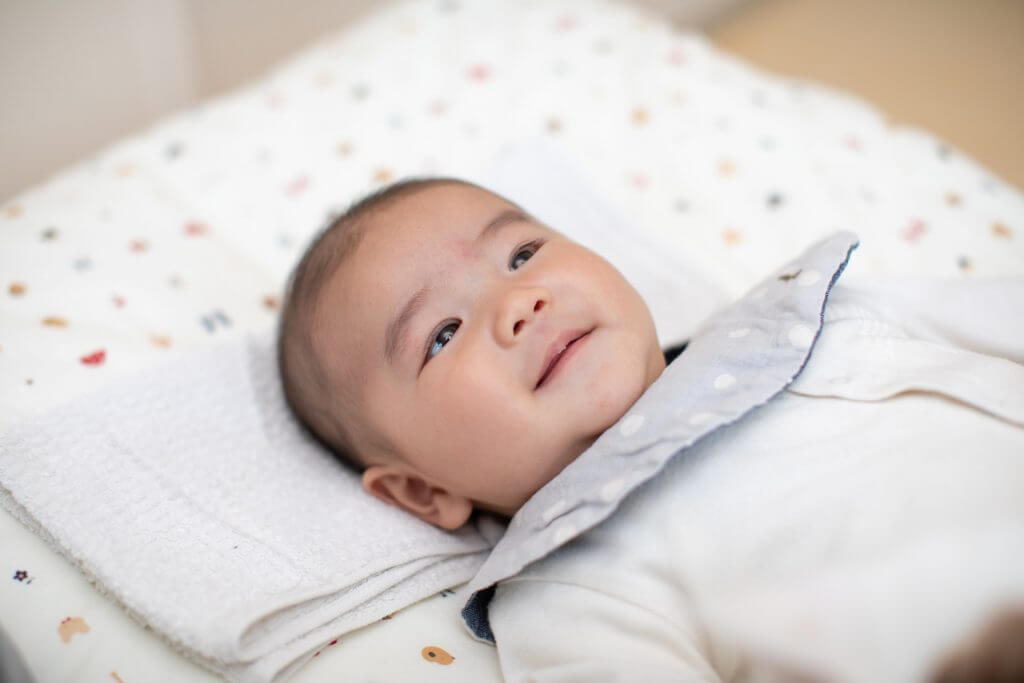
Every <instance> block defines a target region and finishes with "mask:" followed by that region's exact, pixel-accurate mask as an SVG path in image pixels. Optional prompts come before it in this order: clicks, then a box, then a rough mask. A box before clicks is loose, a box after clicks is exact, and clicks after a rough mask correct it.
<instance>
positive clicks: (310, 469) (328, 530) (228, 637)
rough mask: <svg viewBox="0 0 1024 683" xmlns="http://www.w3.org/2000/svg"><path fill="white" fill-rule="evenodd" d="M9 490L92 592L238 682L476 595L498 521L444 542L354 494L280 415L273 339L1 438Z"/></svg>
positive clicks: (4, 496) (186, 357)
mask: <svg viewBox="0 0 1024 683" xmlns="http://www.w3.org/2000/svg"><path fill="white" fill-rule="evenodd" d="M0 484H2V486H0V502H2V503H3V504H4V505H5V507H7V508H9V509H10V510H11V511H12V513H14V514H15V515H16V516H17V517H19V518H21V519H22V521H24V522H25V523H26V524H28V525H29V526H30V527H32V528H33V529H34V530H35V531H36V532H37V533H39V534H40V535H42V536H43V537H44V538H45V539H46V540H47V541H49V542H50V543H51V544H52V545H53V546H54V547H56V548H57V549H58V550H59V551H61V552H63V553H64V554H66V555H67V556H68V557H69V558H70V559H71V560H72V561H73V562H75V563H76V564H77V565H78V566H79V567H80V568H81V569H82V570H83V571H84V572H85V573H86V574H87V575H89V576H90V578H92V579H93V580H94V582H95V583H97V584H98V587H99V588H100V590H103V591H105V592H108V593H109V594H111V595H112V596H113V597H114V598H116V599H117V600H118V601H120V602H121V603H122V604H123V605H124V606H125V607H126V608H127V609H128V610H129V612H131V613H133V614H134V615H135V616H136V617H138V618H139V619H140V620H142V621H144V622H145V623H148V624H149V625H151V626H152V627H153V628H154V629H156V630H157V631H158V632H159V633H161V634H162V635H163V636H164V637H165V638H167V639H168V640H169V641H171V643H172V644H174V645H175V646H176V647H178V648H180V649H181V650H183V651H184V652H185V653H186V654H187V655H189V656H191V657H193V658H194V659H196V660H197V661H199V662H200V663H201V664H204V665H205V666H207V667H209V668H211V669H214V670H215V671H218V672H219V673H221V674H223V675H224V676H226V677H227V678H228V679H229V680H233V681H244V682H249V681H270V680H282V679H284V678H287V677H288V674H289V673H290V672H292V671H294V670H295V669H296V668H298V667H299V666H300V665H301V664H303V663H304V662H305V661H307V660H308V659H309V658H310V657H312V654H313V652H314V651H315V650H316V649H317V648H318V647H319V646H322V645H323V644H324V643H325V642H328V641H330V640H331V639H332V638H335V637H337V636H339V635H341V634H343V633H345V632H347V631H350V630H353V629H355V628H358V627H360V626H363V625H366V624H369V623H372V622H374V621H376V620H379V619H380V618H381V617H383V616H386V615H387V614H389V613H390V612H393V611H395V610H398V609H401V608H402V607H405V606H407V605H410V604H412V603H414V602H416V601H417V600H420V599H422V598H424V597H427V596H429V595H432V594H433V593H436V592H438V591H440V590H442V589H444V588H447V587H450V586H453V585H456V584H459V583H462V582H464V581H466V580H468V579H469V578H470V577H471V576H472V575H473V573H474V572H475V571H476V569H477V568H478V566H479V564H480V563H481V562H482V561H483V558H484V556H485V555H486V552H487V550H488V549H489V547H490V544H489V542H488V540H487V539H488V538H489V539H491V541H494V540H496V538H495V531H496V530H495V529H493V528H489V527H488V524H487V522H488V521H490V523H491V524H493V525H495V526H497V523H496V522H493V520H481V521H480V523H479V524H478V525H477V526H476V527H474V526H469V527H466V528H464V529H462V530H460V531H459V532H457V533H448V532H444V531H441V530H439V529H436V528H434V527H432V526H430V525H428V524H426V523H424V522H421V521H419V520H417V519H415V518H413V517H411V516H409V515H406V514H405V513H404V512H401V511H399V510H397V509H394V508H392V507H389V506H387V505H385V504H384V503H381V502H379V501H377V500H376V499H374V498H372V497H371V496H369V495H367V494H365V493H364V492H362V491H361V490H360V484H359V480H358V477H357V476H355V475H354V474H353V473H351V472H348V471H347V470H345V469H343V468H342V466H341V465H339V464H338V463H337V462H335V461H334V460H333V459H332V457H331V456H330V455H328V454H327V453H326V452H325V451H324V450H323V449H322V448H320V447H319V446H318V445H316V444H315V443H314V442H313V441H312V440H310V439H309V438H308V437H306V436H305V435H304V434H303V433H302V432H301V430H300V429H299V428H298V426H297V424H296V423H295V422H294V419H293V418H292V417H291V415H290V413H289V412H288V410H287V407H286V405H285V404H284V398H283V395H282V392H281V388H280V382H279V380H278V377H277V372H276V366H275V361H274V355H273V342H272V339H271V333H270V332H267V333H265V334H263V335H257V336H253V337H249V338H247V339H235V340H234V341H232V342H230V343H227V344H225V345H222V346H218V347H213V348H210V349H206V350H202V351H192V352H182V353H179V354H177V355H176V357H175V359H174V361H173V362H171V363H169V364H167V365H164V366H161V367H158V368H155V369H150V370H149V371H147V372H145V373H140V374H138V375H136V376H134V377H131V378H129V379H128V380H126V381H121V382H115V383H114V384H113V385H111V386H108V387H106V388H105V389H103V390H102V391H101V392H100V393H98V394H94V395H92V396H86V397H83V398H80V399H76V400H74V401H72V402H71V403H69V404H68V405H66V406H64V407H62V408H60V409H58V410H56V411H53V412H50V413H49V414H46V415H44V416H42V417H39V418H37V419H34V420H32V421H30V422H28V423H26V424H23V425H21V426H20V427H19V428H18V429H17V430H15V431H14V432H13V433H10V434H7V435H5V436H4V437H2V438H0ZM482 532H483V533H482ZM497 534H498V535H500V529H498V530H497ZM485 537H486V538H485Z"/></svg>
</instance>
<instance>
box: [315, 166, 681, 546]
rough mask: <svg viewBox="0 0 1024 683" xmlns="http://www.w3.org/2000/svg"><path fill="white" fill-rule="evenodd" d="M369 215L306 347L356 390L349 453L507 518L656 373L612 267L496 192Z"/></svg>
mask: <svg viewBox="0 0 1024 683" xmlns="http://www.w3.org/2000/svg"><path fill="white" fill-rule="evenodd" d="M370 221H371V222H370V224H369V226H368V228H367V230H366V234H365V236H364V237H363V239H362V241H361V242H360V244H359V246H358V247H357V249H356V251H355V252H354V253H353V255H352V256H351V257H350V259H349V260H348V261H347V262H346V263H345V264H344V265H343V266H342V268H341V269H339V271H338V272H337V273H336V275H335V277H334V278H333V279H332V280H331V281H330V282H329V284H328V288H327V290H326V291H325V295H324V297H323V299H322V304H321V307H320V309H319V311H320V322H319V325H318V333H317V337H318V342H317V343H318V350H319V352H320V353H322V354H325V356H326V360H327V364H328V369H329V370H328V371H329V373H330V378H329V379H330V380H331V381H333V382H353V383H355V384H354V385H352V386H354V387H355V388H356V393H355V395H356V396H357V404H358V414H357V416H356V417H357V419H356V423H357V426H356V427H355V435H354V441H355V443H356V445H357V450H358V451H359V453H360V455H361V456H362V457H363V459H364V461H366V462H367V463H369V464H371V465H375V464H379V465H382V466H393V467H396V468H398V469H400V470H401V471H402V472H403V473H404V475H405V476H410V477H412V479H416V478H419V479H421V480H422V484H408V482H405V483H400V485H401V486H414V487H415V486H420V487H424V486H425V487H426V493H424V492H423V491H421V490H415V491H407V493H409V494H410V495H412V496H414V497H415V496H420V495H421V494H422V496H428V495H429V493H430V491H436V492H440V493H443V494H446V495H450V496H455V497H459V498H461V499H463V500H465V501H470V502H472V504H473V505H476V506H478V507H482V508H485V509H491V510H495V511H498V512H501V513H504V514H507V515H512V514H513V513H514V512H515V511H516V510H517V509H518V508H519V507H520V506H521V505H522V504H523V503H524V502H525V501H526V500H527V498H529V497H530V495H532V494H533V493H534V492H535V491H536V490H537V489H539V488H540V487H541V486H543V485H544V484H545V483H546V482H548V481H549V480H550V479H552V478H553V477H554V476H555V475H556V474H557V473H558V472H559V471H561V470H562V468H564V467H565V466H566V465H568V464H569V463H570V462H571V461H572V460H573V459H574V458H576V457H577V456H578V455H580V453H582V452H583V451H584V450H586V448H587V447H588V446H590V444H591V443H592V442H593V441H594V440H595V439H596V438H597V437H598V436H599V435H600V434H601V432H602V431H604V430H605V429H606V428H608V427H609V426H611V425H612V424H613V423H614V422H615V421H616V420H618V419H619V418H620V417H621V416H622V415H623V414H624V413H625V412H626V411H627V410H628V409H629V407H630V406H631V405H632V404H633V403H634V402H635V401H636V400H637V398H639V397H640V395H641V394H642V393H643V392H644V390H645V389H647V387H648V386H650V384H651V383H652V382H653V381H654V380H655V379H656V378H657V377H658V375H659V374H660V373H661V371H662V370H663V369H664V367H665V362H664V357H663V355H662V353H661V349H660V348H659V345H658V340H657V337H656V335H655V329H654V322H653V320H652V319H651V315H650V312H649V311H648V309H647V306H646V304H645V303H644V302H643V300H642V299H641V298H640V296H639V294H638V293H637V292H636V290H634V289H633V287H632V286H631V285H630V284H629V283H628V282H627V281H626V280H625V279H624V278H623V277H622V275H621V274H620V273H619V272H618V271H617V270H616V269H615V268H614V267H612V266H611V265H610V264H609V263H608V262H607V261H605V260H604V259H603V258H601V257H600V256H598V255H596V254H594V253H593V252H591V251H589V250H587V249H585V248H584V247H582V246H580V245H578V244H576V243H575V242H572V241H571V240H569V239H567V238H566V237H564V236H562V235H561V234H559V233H558V232H555V231H554V230H552V229H550V228H548V227H546V226H544V225H542V224H540V223H537V222H536V221H534V220H532V219H531V218H529V217H528V216H526V215H524V214H523V213H522V212H521V211H520V210H519V209H518V208H517V207H516V206H515V205H512V204H510V203H508V202H507V201H505V200H503V199H501V198H500V197H498V196H495V195H493V194H490V193H488V192H486V191H483V190H480V189H478V188H475V187H471V186H465V185H460V184H446V185H440V186H432V187H429V188H427V189H423V190H420V191H418V192H415V193H413V194H411V195H408V196H406V197H404V198H402V199H399V200H398V201H397V202H395V203H393V204H392V205H389V206H387V207H386V208H385V209H383V210H381V211H380V212H378V213H376V214H374V215H372V217H371V218H370ZM358 425H362V426H361V427H360V426H358ZM372 469H373V467H372V466H371V468H370V469H369V470H368V471H367V472H368V473H369V472H370V470H372ZM364 483H367V477H366V476H364ZM394 483H395V482H394V481H392V484H394ZM367 488H371V487H370V486H367ZM371 490H372V489H371ZM375 493H377V494H378V495H380V491H375ZM381 497H384V498H385V499H388V497H389V496H381ZM395 497H396V496H395V495H394V494H392V495H391V496H390V498H391V499H392V502H397V503H398V504H400V505H402V506H403V507H406V508H407V509H410V511H411V512H413V513H414V514H420V516H421V517H424V518H425V519H429V515H427V514H423V513H422V512H421V511H420V510H417V509H413V508H414V507H415V504H414V505H412V506H410V505H407V504H404V503H402V502H401V501H396V500H394V498H395ZM424 509H426V508H424ZM429 521H433V522H434V523H438V524H440V525H441V526H457V525H455V524H453V523H449V522H445V521H444V520H443V519H442V520H440V521H439V520H438V519H429Z"/></svg>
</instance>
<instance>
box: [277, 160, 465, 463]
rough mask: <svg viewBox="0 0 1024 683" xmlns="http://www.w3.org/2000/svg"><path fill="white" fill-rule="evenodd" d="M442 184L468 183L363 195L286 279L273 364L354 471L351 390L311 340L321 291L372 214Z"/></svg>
mask: <svg viewBox="0 0 1024 683" xmlns="http://www.w3.org/2000/svg"><path fill="white" fill-rule="evenodd" d="M447 184H460V185H473V183H469V182H466V181H464V180H458V179H456V178H411V179H406V180H401V181H398V182H395V183H392V184H391V185H388V186H386V187H383V188H381V189H379V190H377V191H376V192H373V193H371V194H369V195H367V196H365V197H363V198H362V199H360V200H358V201H357V202H355V203H354V204H352V205H351V206H350V207H349V208H348V210H346V211H345V212H344V213H343V214H341V215H340V216H338V217H337V218H334V219H332V220H331V222H330V223H329V224H328V225H327V226H326V227H325V228H324V229H322V230H321V231H320V233H319V234H317V235H316V236H315V237H314V238H313V240H312V241H311V242H310V244H309V246H308V247H307V248H306V252H305V253H304V254H303V255H302V258H301V259H300V260H299V262H298V264H297V265H296V266H295V268H294V270H293V271H292V273H291V276H290V277H289V278H288V284H287V287H286V289H285V296H284V305H283V307H282V311H281V317H280V320H279V321H278V329H277V365H278V371H279V373H280V375H281V383H282V385H283V387H284V396H285V401H286V402H287V403H288V407H289V408H291V410H292V412H293V413H294V414H295V416H296V417H297V418H298V420H299V422H300V423H301V424H302V426H303V427H304V428H305V429H306V430H307V431H308V432H309V433H310V434H311V435H312V436H313V437H315V438H316V439H317V440H318V441H319V442H320V443H321V444H323V445H324V446H326V447H327V448H328V449H329V450H330V451H332V452H333V453H334V454H335V455H336V456H337V457H338V459H339V460H340V461H341V462H342V463H344V464H346V465H348V466H349V467H351V468H352V469H354V470H355V471H357V472H362V471H363V470H364V469H365V468H366V465H365V464H364V463H363V462H362V459H361V458H360V455H359V453H357V452H356V451H355V448H354V445H353V443H352V436H351V434H352V432H351V429H350V428H348V427H347V426H346V421H345V420H344V419H343V417H344V416H345V415H346V414H351V413H352V412H353V411H354V408H355V400H354V398H353V392H352V391H345V388H344V387H338V386H336V385H337V384H338V383H337V382H336V381H334V382H332V381H331V378H330V377H328V375H327V372H326V367H325V365H324V363H323V361H322V359H321V358H320V356H319V355H318V354H317V351H316V345H315V344H314V343H313V341H314V340H313V323H314V318H315V315H316V310H317V308H318V306H319V302H320V297H321V293H322V292H323V288H324V285H325V284H326V283H327V282H328V280H330V278H331V276H333V275H334V273H335V272H337V270H338V269H339V268H340V267H341V266H342V264H343V263H344V262H345V260H346V259H347V258H348V257H349V256H351V254H352V253H353V252H354V251H355V250H356V247H358V246H359V243H360V241H361V240H362V237H363V235H364V234H365V233H366V230H367V228H368V226H369V223H370V221H369V220H368V219H369V218H370V216H371V215H372V214H373V213H374V212H377V211H379V210H381V209H383V208H385V207H387V206H388V205H390V204H392V203H394V202H395V201H397V200H399V199H401V198H403V197H406V196H408V195H410V194H412V193H414V192H418V191H420V190H424V189H427V188H430V187H433V186H436V185H447Z"/></svg>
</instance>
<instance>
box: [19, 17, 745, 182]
mask: <svg viewBox="0 0 1024 683" xmlns="http://www.w3.org/2000/svg"><path fill="white" fill-rule="evenodd" d="M381 1H382V0H301V1H292V2H288V1H286V0H0V202H2V201H4V200H6V199H8V198H10V197H11V196H13V195H14V194H15V193H17V192H18V191H20V190H22V189H25V188H26V187H28V186H30V185H32V184H34V183H36V182H40V181H42V180H45V178H46V177H47V176H48V175H49V174H50V173H53V172H54V171H56V170H58V169H59V168H61V167H62V166H64V165H66V164H69V163H72V162H74V161H77V160H79V159H81V158H84V157H86V156H88V155H89V154H91V153H93V152H95V151H97V150H98V149H100V148H101V147H102V146H104V145H106V144H108V143H110V142H112V141H114V140H116V139H118V138H120V137H122V136H124V135H128V134H130V133H133V132H137V131H139V130H140V129H142V128H143V127H145V126H147V125H148V124H150V123H152V122H153V121H155V120H156V119H158V118H159V117H160V116H161V115H163V114H166V113H168V112H171V111H174V110H176V109H180V108H183V107H186V106H188V105H190V104H193V103H195V102H196V101H198V100H200V99H201V98H203V97H206V96H208V95H212V94H216V93H220V92H223V91H225V90H228V89H230V88H232V87H234V86H236V85H239V84H241V83H243V82H245V81H246V80H248V79H251V78H253V77H255V76H256V75H258V74H259V73H260V72H262V71H263V70H264V69H266V68H267V67H268V66H270V65H271V64H273V63H274V62H276V61H278V60H280V59H281V58H283V57H285V56H286V55H288V54H290V53H292V52H294V51H296V50H298V49H300V48H301V47H302V46H303V45H306V44H308V43H309V42H311V41H313V40H315V39H316V38H319V37H321V36H323V35H325V34H327V33H329V32H332V31H335V30H337V29H339V28H341V27H343V26H344V25H345V24H347V23H349V22H350V21H353V20H354V19H357V18H359V17H360V16H362V15H364V14H365V13H366V12H369V11H370V10H372V9H373V8H374V7H377V6H379V5H380V4H381ZM509 1H510V2H514V1H515V0H509ZM632 1H633V2H636V3H638V4H641V5H644V6H647V7H648V8H651V9H653V10H655V11H660V12H663V13H665V14H667V15H669V16H671V17H672V18H674V19H676V20H678V21H680V22H681V23H685V24H688V25H700V24H702V23H704V22H706V21H708V20H710V19H712V18H714V17H715V16H718V15H719V14H721V13H722V12H723V11H724V10H727V9H728V8H730V7H731V6H733V5H737V4H739V3H740V2H742V0H632Z"/></svg>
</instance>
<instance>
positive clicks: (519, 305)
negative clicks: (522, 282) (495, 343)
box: [495, 287, 551, 344]
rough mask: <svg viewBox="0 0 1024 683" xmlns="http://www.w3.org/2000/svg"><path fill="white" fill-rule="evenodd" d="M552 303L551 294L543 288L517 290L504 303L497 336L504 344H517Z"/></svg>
mask: <svg viewBox="0 0 1024 683" xmlns="http://www.w3.org/2000/svg"><path fill="white" fill-rule="evenodd" d="M550 303H551V294H550V293H549V292H548V291H547V290H546V289H543V288H541V287H530V288H524V289H516V290H513V291H511V292H509V293H508V294H507V295H506V296H505V299H504V301H503V302H502V310H501V311H500V313H499V314H498V317H497V330H496V331H495V332H496V336H497V337H498V340H499V341H501V342H502V343H505V344H509V343H512V342H515V341H516V340H517V338H518V337H519V335H521V334H522V332H523V330H525V329H526V326H527V325H528V324H530V323H531V322H533V321H534V320H535V319H536V318H537V316H538V315H539V314H540V312H541V311H543V310H544V309H545V308H546V307H547V306H548V305H549V304H550Z"/></svg>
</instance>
